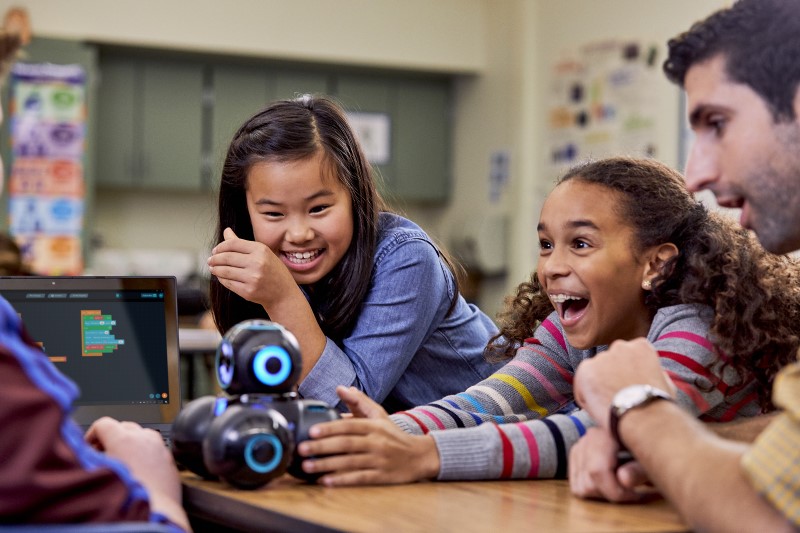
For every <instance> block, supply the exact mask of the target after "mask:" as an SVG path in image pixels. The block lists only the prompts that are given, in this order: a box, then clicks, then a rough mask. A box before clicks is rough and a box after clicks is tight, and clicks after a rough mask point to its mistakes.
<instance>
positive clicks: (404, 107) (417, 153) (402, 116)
mask: <svg viewBox="0 0 800 533" xmlns="http://www.w3.org/2000/svg"><path fill="white" fill-rule="evenodd" d="M395 89H396V91H397V93H396V100H395V108H394V114H393V117H394V128H393V133H394V141H393V143H392V144H393V146H394V149H395V150H396V151H397V154H398V157H397V158H396V160H395V168H394V171H395V179H394V180H393V181H392V184H391V185H392V190H393V193H394V194H395V195H397V196H398V197H400V198H402V199H403V200H407V201H412V202H443V201H445V200H447V198H448V194H449V190H450V134H449V132H450V129H451V125H450V94H449V84H448V82H447V81H446V80H399V81H398V82H397V83H396V84H395Z"/></svg>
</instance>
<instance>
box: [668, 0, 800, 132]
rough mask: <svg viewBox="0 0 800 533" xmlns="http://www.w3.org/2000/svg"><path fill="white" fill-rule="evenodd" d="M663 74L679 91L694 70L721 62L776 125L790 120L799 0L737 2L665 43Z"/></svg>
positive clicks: (797, 72) (799, 43)
mask: <svg viewBox="0 0 800 533" xmlns="http://www.w3.org/2000/svg"><path fill="white" fill-rule="evenodd" d="M667 44H668V47H669V54H668V57H667V59H666V61H664V72H665V73H666V75H667V78H669V79H670V80H671V81H673V82H674V83H677V84H678V85H681V86H683V85H684V82H685V79H686V73H687V71H688V70H689V68H691V67H692V66H693V65H695V64H697V63H701V62H703V61H706V60H709V59H711V58H713V57H716V56H718V55H722V56H724V57H725V70H726V73H727V74H728V76H729V78H730V79H731V80H732V81H734V82H737V83H743V84H746V85H748V86H750V88H751V89H753V90H754V91H755V92H756V93H757V94H758V95H759V96H761V98H763V99H764V101H765V102H766V104H767V105H768V106H769V109H770V111H771V112H772V115H773V118H774V119H775V120H776V121H780V120H793V119H794V118H795V114H794V106H793V104H794V97H795V94H796V92H797V87H798V84H800V0H739V1H738V2H736V3H735V4H733V6H731V7H729V8H726V9H722V10H719V11H717V12H715V13H713V14H712V15H710V16H709V17H708V18H706V19H704V20H701V21H700V22H697V23H695V24H694V25H692V27H691V28H690V29H689V31H687V32H684V33H682V34H680V35H678V36H677V37H675V38H674V39H670V41H669V42H668V43H667Z"/></svg>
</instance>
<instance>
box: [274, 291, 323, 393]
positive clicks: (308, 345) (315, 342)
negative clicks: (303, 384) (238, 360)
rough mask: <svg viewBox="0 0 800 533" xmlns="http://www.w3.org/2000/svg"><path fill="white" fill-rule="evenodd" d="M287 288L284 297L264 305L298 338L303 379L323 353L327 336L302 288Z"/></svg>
mask: <svg viewBox="0 0 800 533" xmlns="http://www.w3.org/2000/svg"><path fill="white" fill-rule="evenodd" d="M287 289H288V290H287V291H286V294H285V296H284V297H282V298H281V299H280V300H278V301H273V302H270V303H269V304H265V305H264V306H263V307H264V310H265V311H266V312H267V314H268V315H269V317H270V319H271V320H273V321H275V322H277V323H279V324H281V325H282V326H283V327H285V328H286V329H287V330H289V331H290V332H291V333H292V334H293V335H294V336H295V337H296V338H297V342H298V343H299V345H300V353H301V355H302V359H303V368H302V370H301V372H300V381H302V380H303V379H305V377H306V376H307V375H308V373H309V372H311V369H312V368H314V365H316V364H317V361H318V360H319V358H320V356H321V355H322V351H323V350H324V349H325V342H326V337H325V334H324V333H323V332H322V329H320V327H319V324H318V323H317V319H316V318H315V317H314V312H313V311H312V310H311V306H310V305H309V304H308V301H307V300H306V298H305V296H304V295H303V292H302V291H301V290H300V288H299V287H298V286H297V285H294V286H293V287H288V288H287Z"/></svg>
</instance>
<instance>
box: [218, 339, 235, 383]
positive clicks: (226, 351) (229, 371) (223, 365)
mask: <svg viewBox="0 0 800 533" xmlns="http://www.w3.org/2000/svg"><path fill="white" fill-rule="evenodd" d="M233 361H234V359H233V347H232V346H231V343H230V342H228V341H225V340H223V341H222V342H221V343H220V345H219V349H217V361H216V364H217V381H219V384H220V386H221V387H222V388H227V387H228V385H230V384H231V381H232V380H233Z"/></svg>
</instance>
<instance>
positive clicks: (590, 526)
mask: <svg viewBox="0 0 800 533" xmlns="http://www.w3.org/2000/svg"><path fill="white" fill-rule="evenodd" d="M183 489H184V491H183V496H184V506H185V507H186V510H187V512H188V513H189V515H190V516H191V517H193V519H199V520H202V521H205V523H206V524H207V525H208V524H209V523H210V524H220V525H224V526H227V527H229V528H231V529H230V530H235V531H292V532H298V531H332V530H343V531H381V532H383V531H391V532H395V531H401V532H402V531H425V532H438V531H458V532H470V531H479V532H495V531H499V532H504V533H511V532H516V531H530V532H534V533H535V532H548V533H549V532H562V531H581V532H587V533H591V532H600V531H603V532H609V531H626V532H652V531H661V532H663V531H672V532H674V531H686V530H687V528H686V525H685V524H684V522H683V521H682V520H681V519H680V518H679V517H678V515H677V513H676V512H675V510H674V509H673V508H672V507H671V506H670V505H669V504H667V503H666V502H665V501H663V500H658V501H654V502H651V503H647V504H641V505H615V504H610V503H604V502H595V501H585V500H580V499H578V498H574V497H573V496H572V495H571V494H570V492H569V483H568V482H567V481H563V480H530V481H529V480H518V481H469V482H430V483H416V484H411V485H396V486H378V487H351V488H347V487H339V488H325V487H321V486H317V485H306V484H303V483H300V482H299V481H297V480H295V479H293V478H290V477H288V476H286V477H284V478H281V479H278V480H275V481H273V482H272V483H270V484H269V485H266V486H265V487H262V488H261V489H258V490H255V491H243V490H236V489H233V488H230V487H229V486H226V485H224V484H222V483H219V482H215V481H206V480H203V479H200V478H199V477H197V476H195V475H194V474H191V473H183ZM198 530H203V528H202V527H199V528H198ZM207 530H208V531H215V530H218V529H217V528H215V527H214V526H213V525H212V526H208V529H207Z"/></svg>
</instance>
